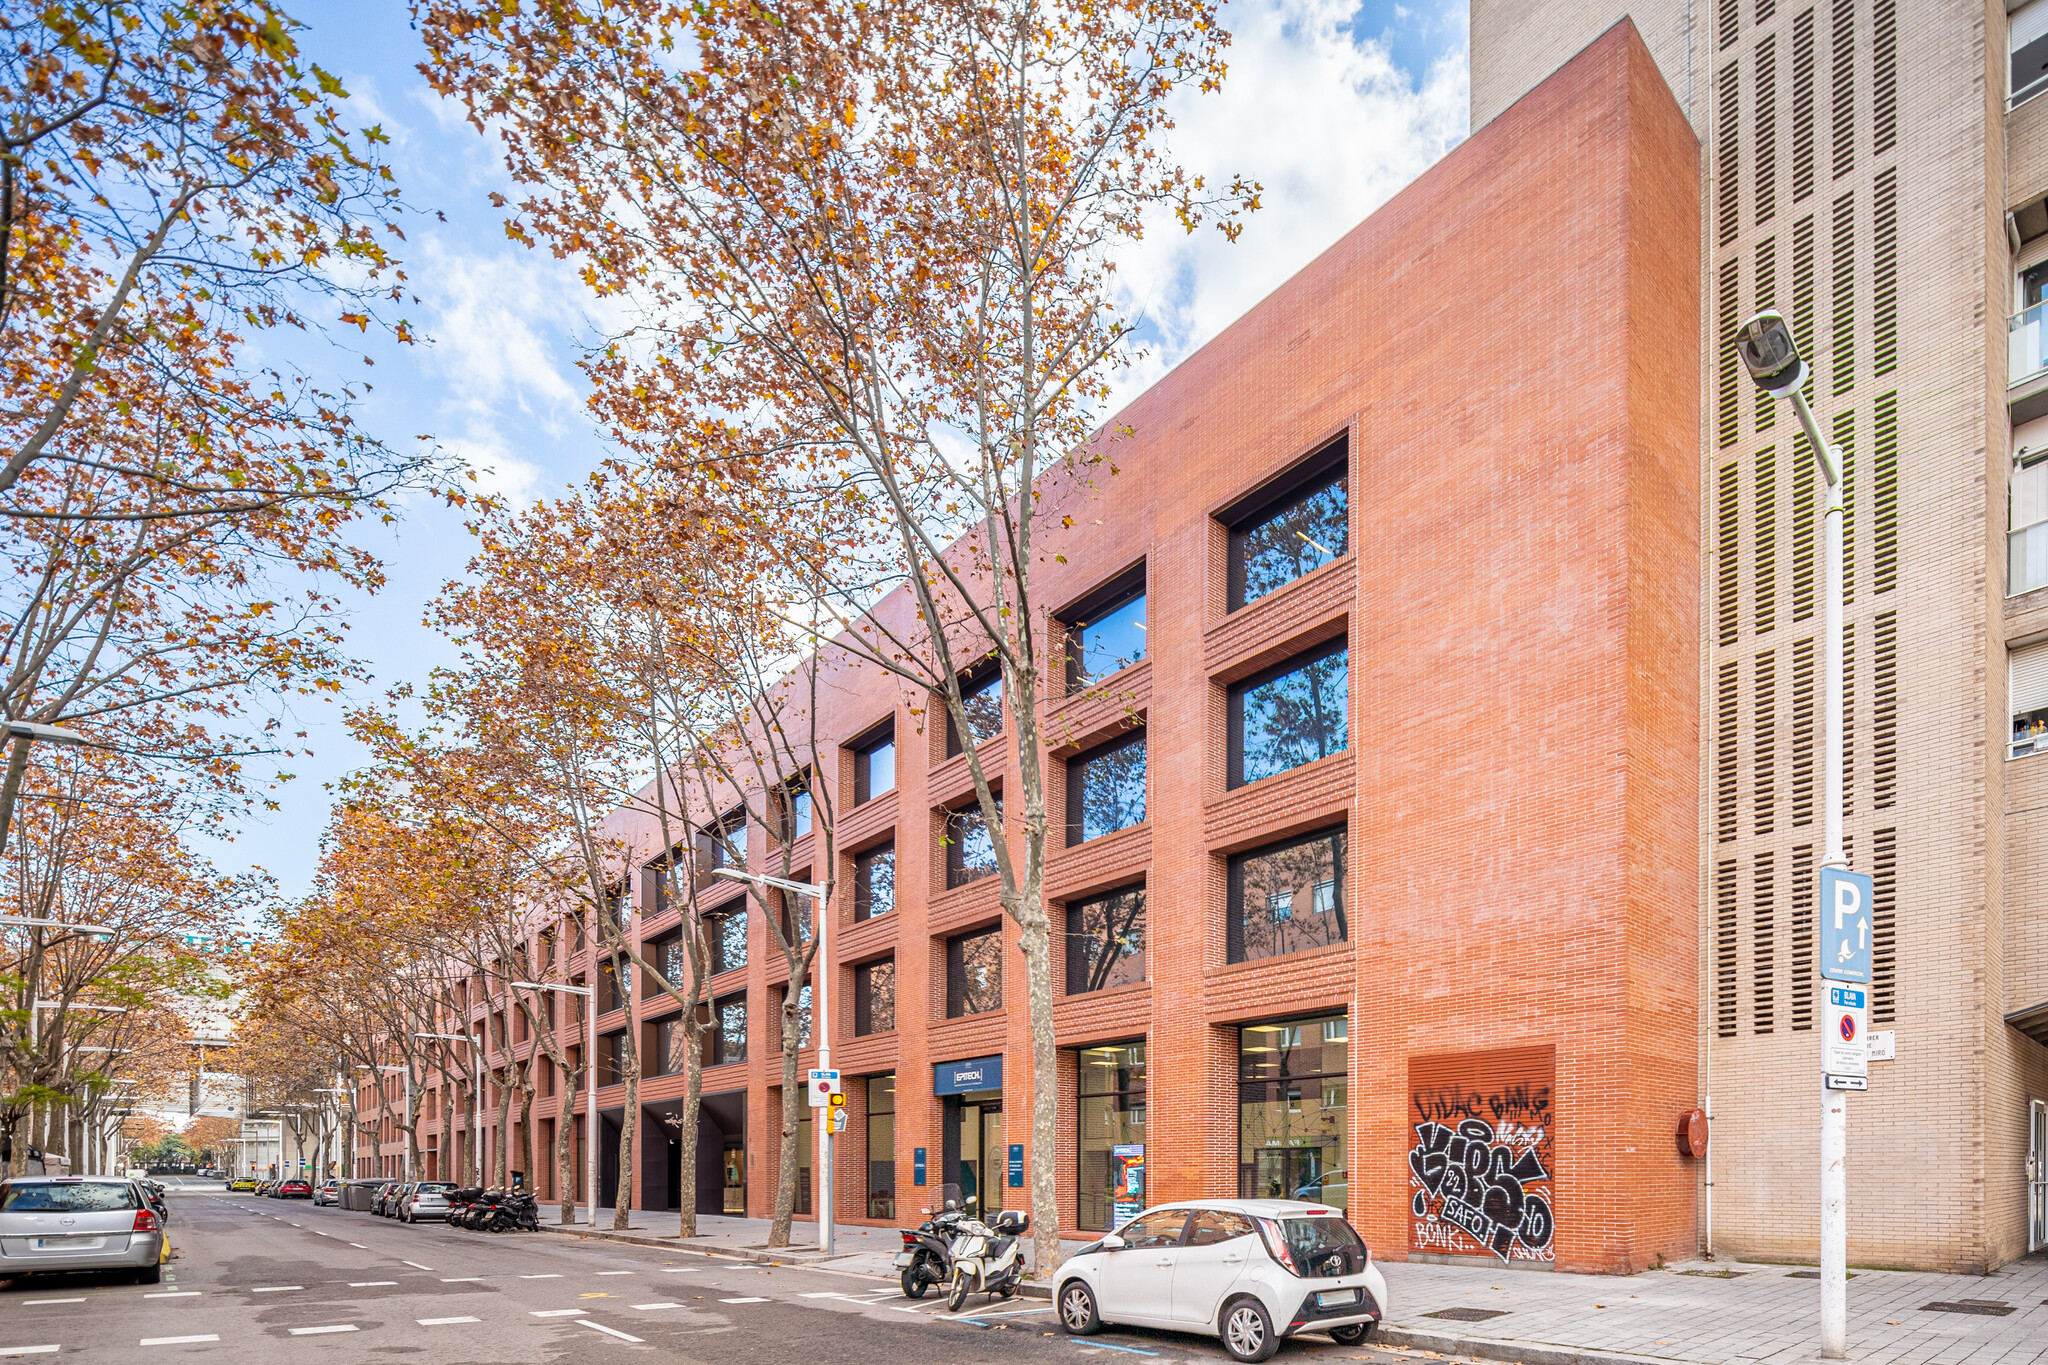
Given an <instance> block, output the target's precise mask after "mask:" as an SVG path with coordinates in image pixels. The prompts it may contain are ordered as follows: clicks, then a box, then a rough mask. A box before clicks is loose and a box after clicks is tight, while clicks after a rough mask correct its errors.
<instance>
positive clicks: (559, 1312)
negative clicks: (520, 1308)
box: [527, 1308, 583, 1318]
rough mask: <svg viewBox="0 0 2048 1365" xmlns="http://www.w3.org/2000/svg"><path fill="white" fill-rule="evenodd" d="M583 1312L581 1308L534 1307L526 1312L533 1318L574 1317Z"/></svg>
mask: <svg viewBox="0 0 2048 1365" xmlns="http://www.w3.org/2000/svg"><path fill="white" fill-rule="evenodd" d="M582 1314H583V1310H582V1309H581V1308H536V1309H534V1310H533V1311H532V1312H530V1313H528V1314H527V1316H528V1317H533V1318H574V1317H580V1316H582Z"/></svg>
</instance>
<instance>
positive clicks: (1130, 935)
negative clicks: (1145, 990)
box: [1067, 886, 1145, 995]
mask: <svg viewBox="0 0 2048 1365" xmlns="http://www.w3.org/2000/svg"><path fill="white" fill-rule="evenodd" d="M1144 979H1145V888H1144V887H1142V886H1132V887H1126V888H1125V889H1123V890H1122V891H1112V892H1110V893H1109V894H1108V895H1107V896H1098V897H1096V898H1095V899H1094V900H1086V901H1077V902H1075V903H1074V904H1072V905H1069V906H1068V907H1067V994H1068V995H1086V994H1087V993H1088V992H1090V991H1106V990H1109V989H1111V988H1112V987H1115V986H1131V985H1136V984H1137V983H1138V982H1140V981H1143V980H1144Z"/></svg>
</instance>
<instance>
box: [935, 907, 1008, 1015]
mask: <svg viewBox="0 0 2048 1365" xmlns="http://www.w3.org/2000/svg"><path fill="white" fill-rule="evenodd" d="M1002 1007H1003V930H1002V926H1001V925H997V926H996V927H994V928H992V929H983V930H981V931H980V932H979V933H973V934H959V935H956V936H955V937H953V938H949V939H947V940H946V1017H947V1018H948V1019H959V1018H961V1017H963V1016H965V1015H969V1014H987V1013H988V1012H989V1011H990V1010H999V1009H1001V1008H1002Z"/></svg>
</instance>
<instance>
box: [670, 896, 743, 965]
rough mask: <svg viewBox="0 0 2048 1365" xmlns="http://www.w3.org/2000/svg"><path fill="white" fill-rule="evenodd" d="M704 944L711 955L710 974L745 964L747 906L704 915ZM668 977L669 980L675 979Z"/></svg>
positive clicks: (741, 903)
mask: <svg viewBox="0 0 2048 1365" xmlns="http://www.w3.org/2000/svg"><path fill="white" fill-rule="evenodd" d="M704 945H705V947H706V949H708V950H709V952H710V955H711V974H712V975H713V976H716V975H718V974H719V973H720V972H730V971H736V970H737V969H739V968H741V967H744V966H746V965H747V906H746V902H745V901H741V902H740V904H739V906H738V907H737V908H736V909H732V910H728V911H726V912H724V913H723V914H718V915H706V916H705V917H704ZM675 979H676V978H675V977H670V978H669V980H671V981H673V980H675Z"/></svg>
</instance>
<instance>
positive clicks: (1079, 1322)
mask: <svg viewBox="0 0 2048 1365" xmlns="http://www.w3.org/2000/svg"><path fill="white" fill-rule="evenodd" d="M1060 1326H1061V1328H1062V1329H1064V1330H1065V1332H1066V1334H1067V1335H1068V1336H1070V1337H1085V1336H1092V1335H1093V1334H1094V1333H1096V1332H1100V1331H1101V1330H1102V1317H1101V1315H1100V1314H1098V1313H1097V1312H1096V1311H1095V1293H1094V1291H1093V1290H1091V1289H1089V1288H1088V1286H1087V1285H1085V1284H1083V1283H1081V1281H1079V1280H1068V1281H1067V1283H1066V1287H1065V1288H1064V1289H1062V1290H1060Z"/></svg>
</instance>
